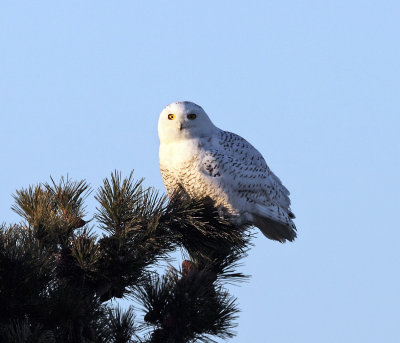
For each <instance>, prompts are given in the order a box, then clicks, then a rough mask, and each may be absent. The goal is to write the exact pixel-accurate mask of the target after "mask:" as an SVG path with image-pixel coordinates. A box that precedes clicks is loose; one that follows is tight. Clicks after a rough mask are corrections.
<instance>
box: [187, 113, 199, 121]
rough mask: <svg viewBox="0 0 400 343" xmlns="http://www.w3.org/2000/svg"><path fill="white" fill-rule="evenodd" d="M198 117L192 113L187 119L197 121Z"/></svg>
mask: <svg viewBox="0 0 400 343" xmlns="http://www.w3.org/2000/svg"><path fill="white" fill-rule="evenodd" d="M196 117H197V116H196V115H195V114H194V113H190V114H188V115H187V118H188V119H190V120H193V119H196Z"/></svg>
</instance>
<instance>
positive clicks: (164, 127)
mask: <svg viewBox="0 0 400 343" xmlns="http://www.w3.org/2000/svg"><path fill="white" fill-rule="evenodd" d="M217 130H218V129H217V128H216V127H215V126H214V124H213V123H212V122H211V120H210V118H208V115H207V114H206V112H204V110H203V109H202V108H201V107H200V106H198V105H196V104H195V103H193V102H189V101H182V102H174V103H172V104H169V105H168V106H167V107H165V108H164V109H163V110H162V112H161V114H160V117H159V119H158V136H159V138H160V142H161V143H168V142H173V141H177V140H182V139H191V138H200V137H207V136H210V135H212V134H213V133H215V132H216V131H217Z"/></svg>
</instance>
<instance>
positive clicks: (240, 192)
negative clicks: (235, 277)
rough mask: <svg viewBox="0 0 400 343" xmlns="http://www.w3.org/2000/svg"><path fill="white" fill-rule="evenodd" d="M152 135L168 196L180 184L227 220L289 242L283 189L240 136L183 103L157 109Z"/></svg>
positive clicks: (288, 217)
mask: <svg viewBox="0 0 400 343" xmlns="http://www.w3.org/2000/svg"><path fill="white" fill-rule="evenodd" d="M158 136H159V138H160V151H159V157H160V169H161V175H162V178H163V181H164V184H165V187H166V189H167V193H168V195H170V196H171V195H172V193H173V192H174V191H175V190H176V189H177V188H181V189H182V190H184V191H185V192H186V193H187V194H188V195H189V196H191V197H196V198H205V197H208V198H210V199H211V200H212V201H213V202H214V205H215V206H216V207H217V208H218V209H219V210H220V212H221V213H222V214H223V215H225V216H227V217H228V218H229V219H230V220H232V221H233V222H235V223H237V224H251V225H254V226H257V227H258V228H259V229H260V230H261V231H262V233H263V234H264V235H265V236H267V237H268V238H270V239H274V240H277V241H280V242H285V241H286V240H289V241H293V240H294V238H295V237H296V226H295V225H294V223H293V221H292V218H294V215H293V213H292V212H291V210H290V199H289V191H288V190H287V189H286V188H285V187H284V186H283V185H282V183H281V181H280V180H279V178H278V177H277V176H276V175H275V174H274V173H273V172H272V171H271V170H270V169H269V168H268V166H267V164H266V162H265V160H264V158H263V157H262V155H261V154H260V153H259V152H258V151H257V149H255V148H254V147H253V146H252V145H251V144H250V143H249V142H247V141H246V140H245V139H244V138H242V137H240V136H238V135H236V134H234V133H231V132H227V131H223V130H221V129H219V128H217V127H216V126H215V125H214V124H213V123H212V122H211V120H210V118H209V117H208V116H207V114H206V113H205V112H204V110H203V109H202V108H201V107H200V106H198V105H196V104H194V103H192V102H188V101H183V102H175V103H172V104H170V105H168V106H167V107H165V108H164V109H163V110H162V112H161V114H160V118H159V120H158Z"/></svg>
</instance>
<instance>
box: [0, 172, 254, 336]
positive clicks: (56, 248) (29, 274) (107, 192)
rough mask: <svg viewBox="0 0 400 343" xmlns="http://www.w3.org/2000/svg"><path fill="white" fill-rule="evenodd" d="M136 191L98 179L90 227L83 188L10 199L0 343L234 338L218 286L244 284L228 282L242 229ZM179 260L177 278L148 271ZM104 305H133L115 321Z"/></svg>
mask: <svg viewBox="0 0 400 343" xmlns="http://www.w3.org/2000/svg"><path fill="white" fill-rule="evenodd" d="M142 181H143V180H139V181H134V179H133V176H132V173H131V175H130V176H129V177H127V178H124V179H122V177H121V175H120V173H118V172H114V173H113V174H112V175H111V178H110V179H105V180H104V184H103V185H102V186H101V187H100V188H99V189H98V190H97V193H96V195H95V199H96V200H97V201H98V207H97V211H96V213H95V214H94V218H93V219H94V220H93V222H92V221H85V216H86V212H85V207H84V200H85V198H86V197H87V196H88V195H89V194H90V188H89V186H88V184H87V183H86V182H85V181H80V182H75V181H71V180H70V179H68V178H67V179H63V178H62V179H61V180H60V182H59V183H56V182H54V180H53V179H51V182H50V183H45V184H40V185H38V186H35V187H29V188H27V189H22V190H20V191H17V192H16V195H15V196H14V198H15V204H14V206H13V207H12V209H13V210H14V211H15V212H16V213H18V214H19V215H20V216H21V217H22V218H23V219H24V221H23V222H22V223H20V224H15V225H6V224H3V225H1V228H0V306H1V309H0V342H15V343H19V342H21V343H22V342H86V343H91V342H115V343H127V342H149V343H150V342H152V343H156V342H157V343H158V342H170V343H180V342H182V343H183V342H196V341H200V342H212V341H213V338H215V337H220V338H230V337H232V336H233V335H234V331H232V329H233V328H234V326H235V319H236V317H237V313H238V308H237V307H236V303H235V298H233V297H232V296H231V295H230V294H229V293H228V292H227V290H226V289H225V288H224V286H223V284H224V282H233V281H240V280H243V279H244V278H245V276H244V275H243V274H242V273H239V272H236V271H235V270H236V267H237V264H238V262H239V260H240V259H241V258H243V257H244V256H245V255H246V251H247V249H248V247H249V245H250V239H251V235H250V234H249V231H248V228H247V227H238V226H235V225H232V224H231V223H229V222H228V221H226V220H224V219H222V218H220V217H219V215H218V213H217V211H216V210H215V209H214V208H213V206H212V204H210V203H209V201H207V199H188V198H186V197H185V196H184V195H183V194H176V195H175V196H174V197H173V198H172V200H168V199H167V198H166V197H165V196H162V195H160V194H158V192H157V191H155V190H154V189H152V188H145V187H144V186H143V184H142ZM94 222H96V223H97V224H98V226H97V228H98V229H97V230H96V232H95V231H94V224H93V223H94ZM97 232H100V234H99V233H97ZM179 249H180V250H181V251H182V252H183V254H184V256H185V260H184V261H183V263H182V266H181V267H180V268H174V267H172V266H169V267H168V268H167V270H166V271H165V272H164V274H163V275H159V274H158V273H157V270H160V268H158V269H156V268H155V267H156V266H159V264H158V263H159V262H161V261H170V254H171V253H172V252H174V251H176V250H179ZM115 298H129V299H132V300H134V301H135V304H136V305H135V307H133V306H130V307H129V308H128V309H127V310H125V311H123V310H122V309H121V308H120V307H118V306H116V307H115V306H113V302H112V301H111V300H112V299H115ZM139 309H141V310H142V311H138V310H139ZM141 312H144V313H143V319H138V318H139V316H138V314H139V313H141Z"/></svg>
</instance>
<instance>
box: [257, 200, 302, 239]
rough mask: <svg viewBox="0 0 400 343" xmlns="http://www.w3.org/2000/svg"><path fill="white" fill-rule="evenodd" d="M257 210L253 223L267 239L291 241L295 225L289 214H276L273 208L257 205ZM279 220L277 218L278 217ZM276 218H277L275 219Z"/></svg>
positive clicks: (294, 232) (294, 233)
mask: <svg viewBox="0 0 400 343" xmlns="http://www.w3.org/2000/svg"><path fill="white" fill-rule="evenodd" d="M257 207H258V209H259V211H258V213H257V214H254V219H255V220H254V225H255V226H257V227H258V228H259V229H260V230H261V232H262V233H263V234H264V235H265V236H266V237H267V238H269V239H273V240H275V241H279V242H281V243H285V242H286V241H287V240H288V241H290V242H292V241H294V239H295V238H296V236H297V234H296V226H295V225H294V223H293V221H292V220H291V219H290V216H289V214H287V215H286V213H285V214H283V213H282V212H281V213H279V215H277V213H276V211H275V209H271V208H270V207H266V206H262V205H258V206H257ZM271 217H272V218H271ZM278 218H279V219H281V220H279V219H278ZM276 219H278V220H276Z"/></svg>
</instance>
